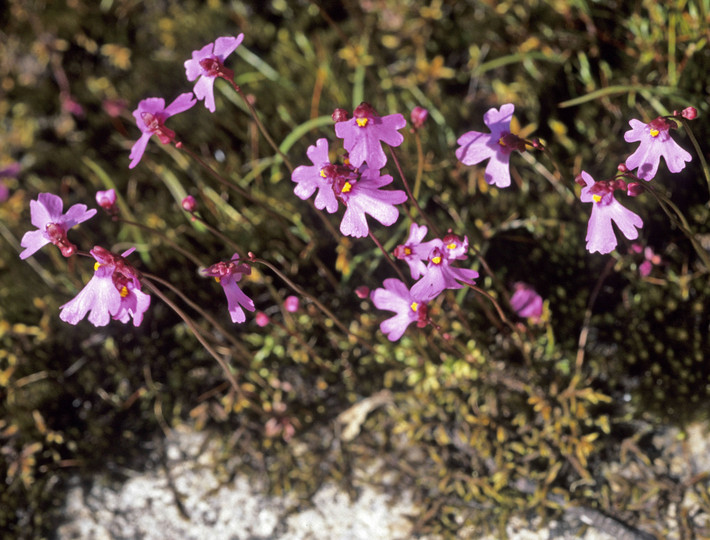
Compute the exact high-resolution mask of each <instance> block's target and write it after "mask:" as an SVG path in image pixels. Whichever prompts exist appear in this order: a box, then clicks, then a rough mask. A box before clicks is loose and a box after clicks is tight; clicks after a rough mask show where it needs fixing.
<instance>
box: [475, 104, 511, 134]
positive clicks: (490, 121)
mask: <svg viewBox="0 0 710 540" xmlns="http://www.w3.org/2000/svg"><path fill="white" fill-rule="evenodd" d="M514 112H515V105H514V104H513V103H505V104H503V105H501V107H500V110H497V109H496V108H495V107H494V108H491V109H488V111H486V114H484V115H483V123H484V124H486V126H488V129H490V130H491V134H492V135H498V136H500V134H501V133H503V132H504V131H509V130H510V121H511V120H512V119H513V113H514Z"/></svg>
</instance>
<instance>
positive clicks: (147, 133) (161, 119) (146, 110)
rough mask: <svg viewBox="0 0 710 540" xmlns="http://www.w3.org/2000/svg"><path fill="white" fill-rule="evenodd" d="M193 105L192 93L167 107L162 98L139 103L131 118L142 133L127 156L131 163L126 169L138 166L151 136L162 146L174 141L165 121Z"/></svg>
mask: <svg viewBox="0 0 710 540" xmlns="http://www.w3.org/2000/svg"><path fill="white" fill-rule="evenodd" d="M195 103H197V101H195V98H194V97H193V96H192V92H186V93H184V94H180V95H179V96H178V97H177V98H175V101H173V102H172V103H171V104H170V105H168V106H167V107H166V106H165V100H164V99H163V98H147V99H144V100H142V101H140V102H139V103H138V108H137V109H136V110H135V111H133V117H134V118H135V119H136V125H138V129H140V130H141V131H142V135H141V136H140V138H139V139H138V140H137V141H136V142H135V143H134V144H133V147H132V148H131V154H130V156H129V157H130V159H131V163H130V165H128V168H129V169H132V168H133V167H135V166H136V165H138V162H139V161H140V160H141V158H142V157H143V152H145V147H146V146H147V145H148V140H150V138H151V137H152V136H153V135H157V136H158V139H160V142H161V143H163V144H167V143H169V142H172V141H174V140H175V132H174V131H173V130H172V129H168V128H166V127H165V121H166V120H167V119H168V118H170V117H171V116H173V115H175V114H178V113H181V112H184V111H186V110H188V109H189V108H190V107H192V106H193V105H194V104H195Z"/></svg>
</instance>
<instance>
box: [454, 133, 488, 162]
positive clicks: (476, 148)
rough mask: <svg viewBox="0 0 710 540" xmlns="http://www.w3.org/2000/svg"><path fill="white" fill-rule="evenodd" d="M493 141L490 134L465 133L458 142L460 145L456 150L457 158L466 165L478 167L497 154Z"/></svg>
mask: <svg viewBox="0 0 710 540" xmlns="http://www.w3.org/2000/svg"><path fill="white" fill-rule="evenodd" d="M491 141H492V138H491V134H490V133H481V132H480V131H469V132H467V133H464V134H463V135H461V136H460V137H459V139H458V141H456V142H457V143H458V144H459V145H460V147H459V148H457V149H456V158H457V159H458V160H459V161H460V162H461V163H463V164H464V165H476V164H477V163H480V162H481V161H484V160H486V159H488V158H491V157H493V156H494V155H495V153H496V151H495V148H494V147H493V146H492V144H491Z"/></svg>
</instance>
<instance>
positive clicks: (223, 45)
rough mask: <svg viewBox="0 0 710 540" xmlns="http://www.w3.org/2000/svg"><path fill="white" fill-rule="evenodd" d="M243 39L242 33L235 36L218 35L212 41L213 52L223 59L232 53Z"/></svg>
mask: <svg viewBox="0 0 710 540" xmlns="http://www.w3.org/2000/svg"><path fill="white" fill-rule="evenodd" d="M242 41H244V34H239V35H238V36H237V37H232V36H226V37H219V38H217V39H216V40H215V42H214V54H215V56H217V57H219V59H220V60H222V61H224V59H225V58H227V56H229V55H230V54H232V53H233V52H234V50H235V49H236V48H237V47H239V45H240V44H241V43H242Z"/></svg>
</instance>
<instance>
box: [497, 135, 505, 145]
mask: <svg viewBox="0 0 710 540" xmlns="http://www.w3.org/2000/svg"><path fill="white" fill-rule="evenodd" d="M498 144H500V145H501V146H506V144H505V142H503V137H501V138H500V139H498Z"/></svg>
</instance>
